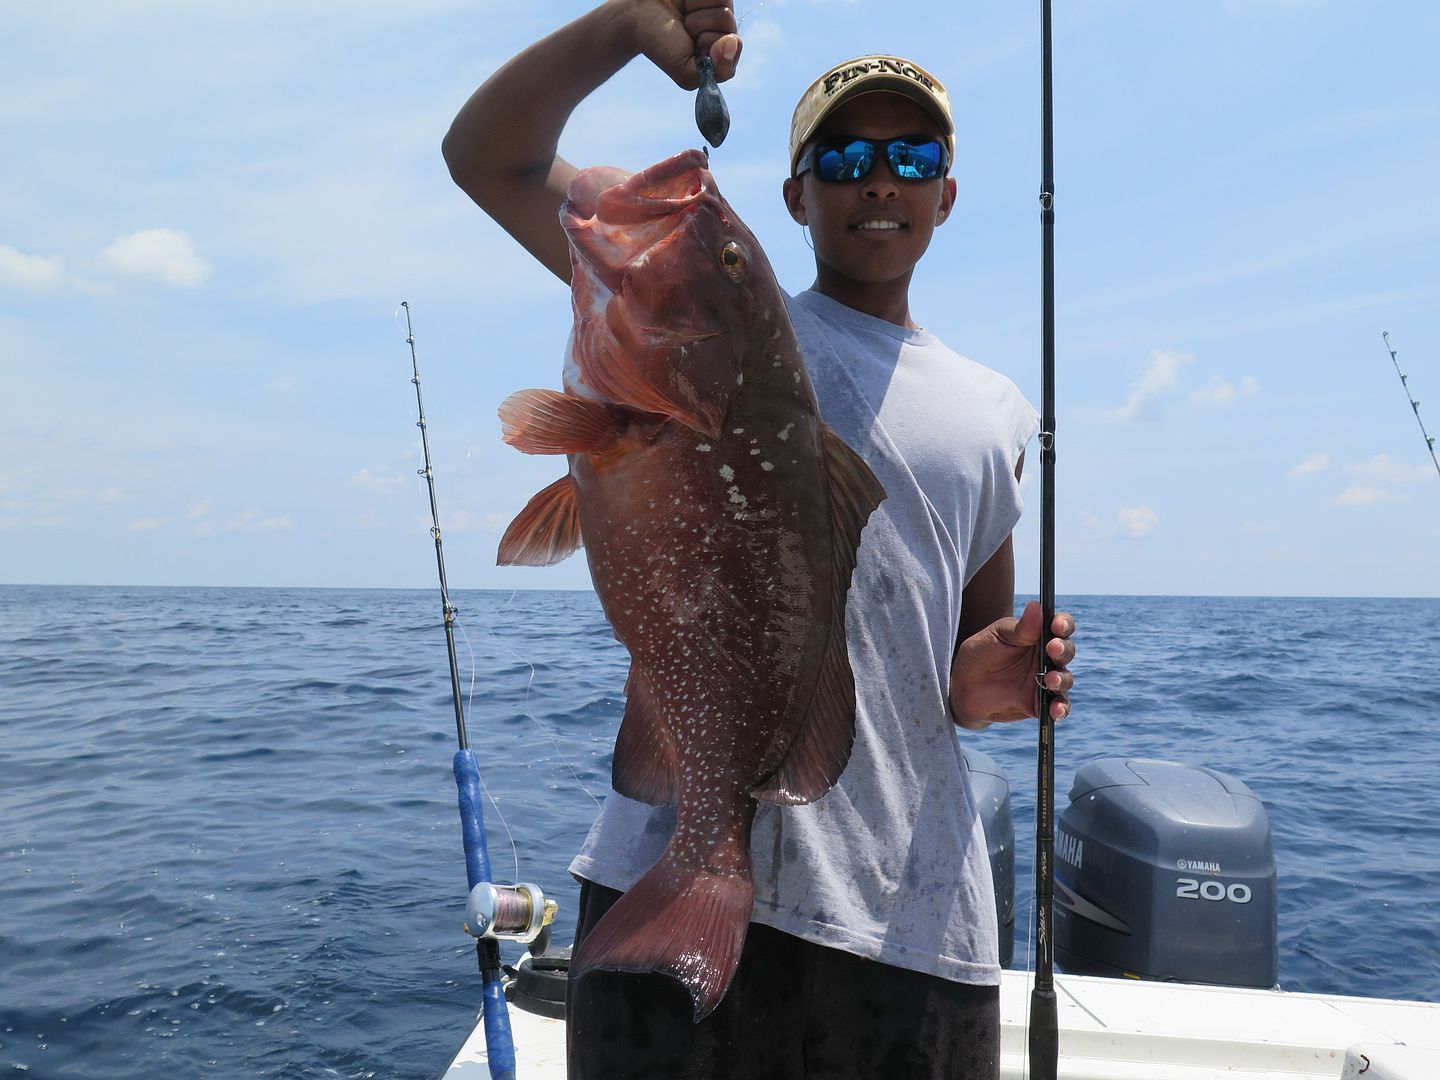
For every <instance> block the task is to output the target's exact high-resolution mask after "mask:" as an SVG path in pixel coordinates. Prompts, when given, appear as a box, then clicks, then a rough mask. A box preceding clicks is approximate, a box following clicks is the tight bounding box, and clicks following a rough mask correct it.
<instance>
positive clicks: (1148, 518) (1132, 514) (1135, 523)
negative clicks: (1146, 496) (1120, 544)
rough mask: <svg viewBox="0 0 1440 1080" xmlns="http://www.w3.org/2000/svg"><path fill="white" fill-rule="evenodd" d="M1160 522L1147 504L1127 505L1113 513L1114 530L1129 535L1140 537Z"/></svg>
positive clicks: (1158, 517)
mask: <svg viewBox="0 0 1440 1080" xmlns="http://www.w3.org/2000/svg"><path fill="white" fill-rule="evenodd" d="M1159 524H1160V516H1159V515H1158V514H1156V513H1155V511H1154V510H1151V509H1150V507H1148V506H1127V507H1125V508H1124V509H1122V510H1121V511H1120V512H1119V513H1118V514H1116V515H1115V526H1114V531H1115V532H1117V533H1121V534H1123V535H1125V536H1130V537H1136V538H1138V537H1141V536H1144V535H1145V534H1146V533H1149V532H1151V531H1152V530H1154V528H1155V526H1157V525H1159Z"/></svg>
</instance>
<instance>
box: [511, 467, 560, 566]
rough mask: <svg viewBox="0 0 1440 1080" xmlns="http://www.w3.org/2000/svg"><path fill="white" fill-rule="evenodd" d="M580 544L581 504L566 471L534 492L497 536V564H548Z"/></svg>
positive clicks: (556, 560) (555, 561) (557, 560)
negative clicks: (576, 498) (502, 534)
mask: <svg viewBox="0 0 1440 1080" xmlns="http://www.w3.org/2000/svg"><path fill="white" fill-rule="evenodd" d="M579 546H580V508H579V506H578V505H577V504H576V502H575V481H574V480H572V479H571V478H570V475H569V474H568V473H567V474H565V475H564V476H562V477H561V478H560V479H559V480H556V481H555V482H554V483H553V484H551V485H550V486H548V487H545V488H542V489H541V490H540V491H538V492H536V494H535V496H534V497H533V498H532V499H531V500H530V501H529V502H528V503H526V504H525V509H524V510H521V511H520V513H519V514H518V515H516V517H515V520H514V521H512V522H511V523H510V527H509V528H508V529H506V530H505V535H504V536H502V537H501V538H500V553H499V555H498V556H497V557H496V560H495V562H496V564H497V565H499V566H550V565H552V564H554V563H557V562H559V561H560V560H561V559H565V558H568V557H569V556H571V555H573V554H574V553H575V549H576V548H578V547H579Z"/></svg>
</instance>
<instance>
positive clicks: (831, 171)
mask: <svg viewBox="0 0 1440 1080" xmlns="http://www.w3.org/2000/svg"><path fill="white" fill-rule="evenodd" d="M881 151H883V152H884V155H885V160H886V161H888V162H889V163H890V171H891V172H893V173H894V174H895V175H896V177H897V178H899V179H901V180H934V179H936V178H937V177H940V176H944V175H945V171H946V169H948V168H949V167H950V155H949V154H948V153H946V151H945V144H944V143H943V142H941V141H940V140H939V139H937V138H934V137H933V136H930V135H902V136H900V137H899V138H898V139H888V140H879V139H862V138H860V137H858V136H855V135H837V136H836V137H835V138H833V139H822V140H821V141H820V142H818V143H816V144H815V145H814V146H813V147H812V148H811V149H810V151H809V152H808V153H807V154H806V155H805V156H804V157H802V158H801V159H800V163H799V164H798V165H797V166H796V167H795V175H796V176H801V175H802V174H804V173H805V172H806V170H810V171H813V172H814V173H815V179H817V180H823V181H825V182H826V183H827V184H841V183H845V182H846V181H848V180H863V179H865V177H867V176H869V175H870V170H871V169H873V168H874V167H875V162H876V160H877V159H878V158H879V156H880V152H881Z"/></svg>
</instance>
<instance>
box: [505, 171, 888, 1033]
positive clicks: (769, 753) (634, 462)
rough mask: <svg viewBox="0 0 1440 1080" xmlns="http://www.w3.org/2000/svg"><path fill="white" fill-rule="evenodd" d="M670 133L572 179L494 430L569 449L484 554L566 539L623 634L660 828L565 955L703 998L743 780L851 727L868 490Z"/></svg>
mask: <svg viewBox="0 0 1440 1080" xmlns="http://www.w3.org/2000/svg"><path fill="white" fill-rule="evenodd" d="M706 166H707V160H706V158H705V156H704V155H703V154H702V153H701V152H700V151H698V150H692V151H687V152H686V153H683V154H679V155H677V156H675V157H673V158H670V159H669V160H668V161H662V162H661V163H660V164H658V165H655V166H653V167H651V168H649V169H646V170H645V171H644V172H641V173H636V174H634V175H633V176H627V175H626V174H625V173H623V172H620V171H619V170H617V169H610V168H595V169H586V170H584V171H583V172H581V173H579V174H578V175H577V176H576V177H575V179H574V180H573V181H572V182H571V184H570V188H569V190H568V192H567V198H566V202H565V204H564V205H563V206H562V208H561V220H562V223H563V224H564V226H565V231H566V232H567V233H568V235H569V238H570V262H571V266H572V268H573V294H572V295H573V301H574V309H575V326H574V330H573V334H572V337H571V342H570V353H571V357H570V362H569V363H568V364H567V365H566V369H565V380H564V381H565V392H564V393H557V392H555V391H553V390H522V391H520V392H519V393H516V394H513V395H511V396H510V397H509V398H508V399H506V401H505V402H504V404H503V405H501V407H500V419H501V423H502V427H503V431H504V438H505V441H506V442H508V443H510V444H511V445H512V446H515V447H517V448H519V449H520V450H523V451H525V452H526V453H529V454H567V455H569V462H570V469H569V472H568V473H567V474H566V475H565V476H564V477H562V478H561V479H560V480H557V481H556V482H555V483H553V484H551V485H550V486H549V487H547V488H545V489H544V490H543V491H541V492H540V493H539V494H538V495H536V496H535V497H534V498H533V499H531V500H530V503H529V505H527V506H526V507H525V509H524V510H523V511H522V512H521V513H520V515H519V516H518V517H517V518H516V519H515V520H514V522H513V523H511V525H510V527H509V529H508V530H507V531H506V533H505V536H504V538H503V539H502V540H501V543H500V558H499V561H500V563H501V564H502V565H511V564H523V565H530V566H545V565H549V564H551V563H554V562H558V561H559V560H561V559H563V558H565V557H566V556H567V555H570V554H571V553H572V552H573V551H574V550H575V549H576V548H577V547H579V546H580V544H581V539H582V537H583V539H584V545H585V550H586V554H587V555H588V557H589V561H590V574H591V577H592V579H593V580H594V584H595V591H596V593H598V594H599V597H600V603H601V605H602V606H603V607H604V609H605V615H606V617H607V618H608V619H609V620H610V625H611V627H612V628H613V629H614V631H615V636H616V637H617V638H618V639H619V640H620V641H621V642H623V643H624V645H625V646H626V647H627V648H628V649H629V650H630V675H629V678H628V679H627V681H626V684H625V694H626V699H627V700H626V706H625V718H624V721H623V722H622V724H621V726H620V734H619V736H618V737H617V739H616V742H615V758H614V766H613V783H614V786H615V790H616V791H618V792H620V793H621V794H622V795H626V796H629V797H630V798H632V799H639V800H642V801H644V802H647V803H652V804H655V805H669V804H675V805H676V824H675V831H674V834H673V835H672V836H671V838H670V842H669V845H668V846H667V847H666V848H665V852H664V854H663V855H661V857H660V859H659V860H658V861H657V862H656V863H655V865H654V866H653V867H651V868H650V870H649V871H648V872H647V873H646V874H645V875H644V876H643V877H642V878H640V880H639V881H637V882H636V883H635V885H634V886H633V887H632V888H631V889H630V890H629V892H627V893H626V894H625V895H624V897H623V898H622V899H621V900H619V901H618V902H617V903H616V904H615V906H614V907H613V908H612V909H611V910H610V911H609V912H608V913H607V914H606V915H605V917H604V918H603V919H602V920H601V921H600V923H599V924H598V925H596V927H595V929H594V931H593V932H592V933H591V934H590V935H589V936H588V937H586V938H585V939H584V940H583V941H582V942H581V944H580V947H579V950H578V952H577V954H576V956H575V962H574V974H575V975H576V976H577V977H578V976H580V975H583V974H585V973H586V972H588V971H595V970H600V969H606V970H612V971H633V972H649V971H659V972H664V973H666V974H668V975H670V976H673V977H674V978H676V979H678V980H679V981H680V982H681V983H683V984H684V986H685V988H686V989H687V990H688V991H689V992H690V995H691V997H692V998H693V999H694V1002H695V1019H696V1020H700V1019H702V1018H703V1017H705V1016H707V1015H708V1014H709V1013H710V1012H711V1010H713V1009H714V1008H715V1006H716V1005H717V1004H719V1002H720V999H721V998H722V997H724V995H725V991H726V989H727V988H728V987H729V985H730V980H731V979H732V978H733V977H734V974H735V968H736V965H737V964H738V963H739V960H740V949H741V946H742V945H743V944H744V942H745V931H746V928H747V926H748V925H749V922H750V908H751V903H752V900H753V897H754V888H753V886H752V884H751V880H750V826H751V823H752V821H753V820H754V816H755V809H756V803H755V800H756V799H767V800H769V801H771V802H775V803H782V804H785V803H788V804H795V803H808V802H813V801H814V800H816V799H818V798H819V797H820V796H821V795H823V794H825V792H826V791H828V790H829V789H830V788H831V787H832V786H833V785H834V784H835V782H836V780H838V779H839V777H840V773H841V771H842V770H843V769H844V768H845V763H846V762H847V761H848V760H849V757H850V747H851V744H852V743H853V742H854V738H855V682H854V676H853V675H852V674H851V671H850V658H849V654H848V652H847V650H846V646H845V594H846V592H847V591H848V590H849V588H850V578H851V575H852V573H853V571H854V569H855V557H856V550H857V548H858V547H859V543H860V531H861V529H863V528H864V526H865V522H866V520H867V519H868V518H869V516H870V513H871V511H873V510H874V509H875V507H876V506H878V505H879V504H880V501H881V500H882V499H884V497H885V491H884V489H883V488H882V487H881V486H880V483H879V482H878V481H877V480H876V479H875V477H874V475H873V474H872V473H871V471H870V469H869V467H868V466H866V464H865V463H864V462H863V461H862V460H861V459H860V457H859V455H858V454H856V453H855V452H854V451H853V450H851V449H850V447H848V446H846V445H845V443H844V442H843V441H841V439H840V437H839V436H838V435H836V434H835V432H833V431H831V430H830V428H829V427H828V426H827V425H826V424H825V423H823V422H822V421H821V420H820V417H819V414H818V411H817V409H816V404H815V393H814V390H813V389H812V388H811V385H810V379H809V377H808V376H807V375H806V373H805V367H804V364H803V362H802V361H801V357H800V347H799V345H798V344H797V342H796V340H795V332H794V330H793V329H792V327H791V325H790V319H789V317H788V315H787V314H786V312H785V301H784V297H783V295H782V294H781V292H780V287H779V285H778V284H776V281H775V274H774V272H773V271H772V270H771V269H770V264H769V262H768V260H767V259H766V258H765V253H764V252H763V251H761V250H760V245H759V244H758V243H756V241H755V237H754V236H753V235H751V233H750V230H749V229H747V228H746V227H745V225H744V224H743V223H742V222H741V221H740V219H739V218H737V217H736V216H735V212H734V211H733V210H731V209H730V207H729V205H728V204H727V203H726V202H725V200H724V199H723V198H721V196H720V193H719V192H718V191H717V190H716V189H715V181H714V178H713V177H711V175H710V171H709V169H708V168H707V167H706Z"/></svg>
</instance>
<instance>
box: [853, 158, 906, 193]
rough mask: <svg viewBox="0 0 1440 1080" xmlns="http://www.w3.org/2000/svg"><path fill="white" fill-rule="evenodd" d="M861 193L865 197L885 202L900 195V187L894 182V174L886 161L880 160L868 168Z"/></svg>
mask: <svg viewBox="0 0 1440 1080" xmlns="http://www.w3.org/2000/svg"><path fill="white" fill-rule="evenodd" d="M861 194H862V195H863V196H864V197H865V198H867V199H874V200H875V201H877V202H885V201H886V200H889V199H898V198H899V197H900V188H899V186H898V185H897V184H896V182H895V177H894V175H893V174H892V173H891V172H890V166H889V164H888V163H887V162H881V163H880V164H878V165H876V166H875V168H873V169H871V170H870V175H869V176H867V177H866V178H865V180H864V188H863V189H862V192H861Z"/></svg>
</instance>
